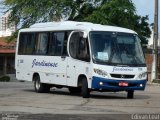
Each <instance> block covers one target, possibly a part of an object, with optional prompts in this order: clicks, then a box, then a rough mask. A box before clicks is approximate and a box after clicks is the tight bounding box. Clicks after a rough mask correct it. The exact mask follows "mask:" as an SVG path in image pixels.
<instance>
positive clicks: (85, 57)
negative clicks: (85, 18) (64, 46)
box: [69, 32, 90, 62]
mask: <svg viewBox="0 0 160 120" xmlns="http://www.w3.org/2000/svg"><path fill="white" fill-rule="evenodd" d="M69 52H70V55H71V57H73V58H75V59H79V60H82V61H87V62H89V61H90V57H89V44H88V41H87V39H85V38H83V37H82V33H80V32H75V33H73V34H72V36H71V38H70V43H69Z"/></svg>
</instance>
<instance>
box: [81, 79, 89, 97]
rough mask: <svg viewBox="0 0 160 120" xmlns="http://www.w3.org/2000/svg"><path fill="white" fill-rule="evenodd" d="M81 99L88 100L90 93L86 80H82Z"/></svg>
mask: <svg viewBox="0 0 160 120" xmlns="http://www.w3.org/2000/svg"><path fill="white" fill-rule="evenodd" d="M81 92H82V97H83V98H89V97H90V91H89V89H88V82H87V79H86V78H83V79H82V87H81Z"/></svg>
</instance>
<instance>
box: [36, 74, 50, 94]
mask: <svg viewBox="0 0 160 120" xmlns="http://www.w3.org/2000/svg"><path fill="white" fill-rule="evenodd" d="M34 89H35V91H36V92H37V93H47V92H49V90H50V87H49V85H47V84H44V83H41V81H40V77H39V75H37V76H35V77H34Z"/></svg>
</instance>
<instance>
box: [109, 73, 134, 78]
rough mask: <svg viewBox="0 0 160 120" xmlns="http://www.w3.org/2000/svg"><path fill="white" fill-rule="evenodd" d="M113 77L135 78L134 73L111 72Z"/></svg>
mask: <svg viewBox="0 0 160 120" xmlns="http://www.w3.org/2000/svg"><path fill="white" fill-rule="evenodd" d="M111 77H113V78H130V79H131V78H134V75H123V74H111Z"/></svg>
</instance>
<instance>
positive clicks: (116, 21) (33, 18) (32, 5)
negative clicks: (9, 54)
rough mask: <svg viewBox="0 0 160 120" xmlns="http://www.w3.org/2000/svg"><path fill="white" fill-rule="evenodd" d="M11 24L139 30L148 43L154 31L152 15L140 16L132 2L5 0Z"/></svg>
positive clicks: (115, 0)
mask: <svg viewBox="0 0 160 120" xmlns="http://www.w3.org/2000/svg"><path fill="white" fill-rule="evenodd" d="M4 4H5V5H7V6H8V8H9V9H8V11H9V10H10V11H11V18H10V20H11V21H15V22H16V24H21V28H24V27H29V26H30V25H32V24H34V23H37V22H51V21H59V20H61V19H64V20H73V21H89V22H93V23H98V24H103V25H113V26H120V27H125V28H129V29H133V30H135V31H136V32H137V33H138V34H139V35H140V38H141V40H142V44H147V39H148V38H149V37H150V34H151V31H150V28H149V24H148V16H139V15H137V14H136V8H135V6H134V4H133V3H132V1H131V0H43V1H39V0H5V1H4Z"/></svg>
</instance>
